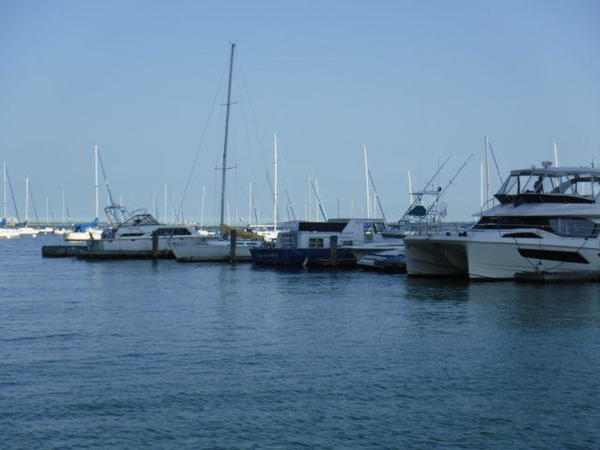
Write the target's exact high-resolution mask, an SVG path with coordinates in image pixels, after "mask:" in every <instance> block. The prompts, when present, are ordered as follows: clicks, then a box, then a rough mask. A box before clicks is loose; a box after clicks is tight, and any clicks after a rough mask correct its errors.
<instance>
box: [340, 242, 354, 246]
mask: <svg viewBox="0 0 600 450" xmlns="http://www.w3.org/2000/svg"><path fill="white" fill-rule="evenodd" d="M342 245H348V246H350V247H351V246H353V245H354V241H342Z"/></svg>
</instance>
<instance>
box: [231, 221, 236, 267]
mask: <svg viewBox="0 0 600 450" xmlns="http://www.w3.org/2000/svg"><path fill="white" fill-rule="evenodd" d="M229 247H230V250H231V253H230V254H229V261H230V262H232V263H234V262H236V254H235V252H236V248H237V230H235V229H233V228H232V229H231V230H229Z"/></svg>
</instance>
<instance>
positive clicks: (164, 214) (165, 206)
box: [163, 184, 167, 223]
mask: <svg viewBox="0 0 600 450" xmlns="http://www.w3.org/2000/svg"><path fill="white" fill-rule="evenodd" d="M163 221H164V223H167V185H166V184H165V202H164V209H163Z"/></svg>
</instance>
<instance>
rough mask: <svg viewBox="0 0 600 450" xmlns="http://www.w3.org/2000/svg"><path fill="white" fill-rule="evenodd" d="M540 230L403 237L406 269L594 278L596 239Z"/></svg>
mask: <svg viewBox="0 0 600 450" xmlns="http://www.w3.org/2000/svg"><path fill="white" fill-rule="evenodd" d="M538 233H539V234H542V233H541V232H538ZM543 234H544V237H543V238H503V237H502V234H500V233H498V232H493V233H469V236H465V237H458V236H456V237H454V236H452V237H418V238H416V237H413V238H409V239H407V240H406V241H405V246H406V255H407V272H408V274H409V275H413V276H464V277H469V278H471V279H515V278H518V279H575V278H577V279H580V278H585V279H592V278H598V277H600V254H599V251H598V250H599V249H600V245H599V241H598V239H584V238H565V237H559V236H555V235H551V234H550V233H543Z"/></svg>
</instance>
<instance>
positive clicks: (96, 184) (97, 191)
mask: <svg viewBox="0 0 600 450" xmlns="http://www.w3.org/2000/svg"><path fill="white" fill-rule="evenodd" d="M94 172H95V174H94V190H95V191H96V219H97V218H98V216H99V213H98V209H99V205H100V200H99V197H98V195H99V192H100V191H99V189H98V145H94Z"/></svg>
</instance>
